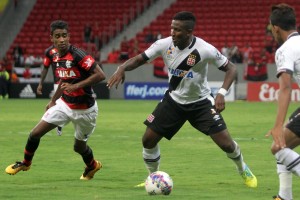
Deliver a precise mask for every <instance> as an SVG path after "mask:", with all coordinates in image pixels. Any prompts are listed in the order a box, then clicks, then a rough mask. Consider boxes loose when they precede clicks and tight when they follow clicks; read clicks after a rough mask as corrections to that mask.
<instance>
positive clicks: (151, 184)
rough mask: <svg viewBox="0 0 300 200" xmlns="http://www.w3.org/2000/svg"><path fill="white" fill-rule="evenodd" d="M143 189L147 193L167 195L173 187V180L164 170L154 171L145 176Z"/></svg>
mask: <svg viewBox="0 0 300 200" xmlns="http://www.w3.org/2000/svg"><path fill="white" fill-rule="evenodd" d="M145 189H146V192H147V193H148V194H149V195H169V194H170V193H171V191H172V189H173V180H172V178H171V177H170V176H169V174H167V173H166V172H163V171H156V172H153V173H151V174H150V175H149V176H148V177H147V179H146V181H145Z"/></svg>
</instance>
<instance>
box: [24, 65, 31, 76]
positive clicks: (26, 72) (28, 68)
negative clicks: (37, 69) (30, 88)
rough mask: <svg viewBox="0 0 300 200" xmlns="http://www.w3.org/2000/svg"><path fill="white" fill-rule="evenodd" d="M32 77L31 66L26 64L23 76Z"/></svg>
mask: <svg viewBox="0 0 300 200" xmlns="http://www.w3.org/2000/svg"><path fill="white" fill-rule="evenodd" d="M31 77H32V73H31V71H30V66H29V65H26V66H25V70H24V72H23V78H25V79H30V78H31Z"/></svg>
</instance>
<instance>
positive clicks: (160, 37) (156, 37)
mask: <svg viewBox="0 0 300 200" xmlns="http://www.w3.org/2000/svg"><path fill="white" fill-rule="evenodd" d="M162 38H163V35H162V34H161V33H160V31H157V33H156V35H155V40H160V39H162Z"/></svg>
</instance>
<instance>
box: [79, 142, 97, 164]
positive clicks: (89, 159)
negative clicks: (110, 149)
mask: <svg viewBox="0 0 300 200" xmlns="http://www.w3.org/2000/svg"><path fill="white" fill-rule="evenodd" d="M81 156H82V159H83V161H84V163H85V164H86V166H87V167H88V168H94V167H95V166H94V165H95V160H94V155H93V151H92V149H91V148H90V147H89V146H87V149H86V151H85V152H84V153H83V154H81Z"/></svg>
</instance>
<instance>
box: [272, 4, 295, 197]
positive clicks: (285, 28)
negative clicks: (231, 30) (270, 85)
mask: <svg viewBox="0 0 300 200" xmlns="http://www.w3.org/2000/svg"><path fill="white" fill-rule="evenodd" d="M270 24H271V27H272V34H273V36H274V38H275V40H276V42H278V44H280V45H281V46H280V47H279V48H278V49H277V51H276V53H275V62H276V66H277V77H278V81H279V93H278V109H277V116H276V120H275V124H274V126H273V128H272V129H271V130H270V132H269V133H268V134H267V136H270V135H272V137H273V144H272V146H271V151H272V153H273V155H275V158H276V161H277V173H278V176H279V193H278V195H276V196H274V199H276V200H281V199H284V200H291V199H293V195H292V173H294V174H295V175H296V176H300V155H299V154H298V153H296V152H295V151H293V149H294V148H295V147H297V146H299V144H300V129H299V127H300V108H298V109H297V110H296V111H295V112H294V113H293V114H292V115H291V116H290V117H289V121H288V123H287V124H286V125H285V126H284V121H285V118H286V115H287V110H288V107H289V104H290V102H291V92H292V81H293V77H294V79H295V80H296V82H297V83H298V84H300V77H299V73H300V36H299V33H298V32H297V29H296V14H295V11H294V9H293V8H292V7H291V6H289V5H287V4H278V5H274V6H272V9H271V15H270Z"/></svg>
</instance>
